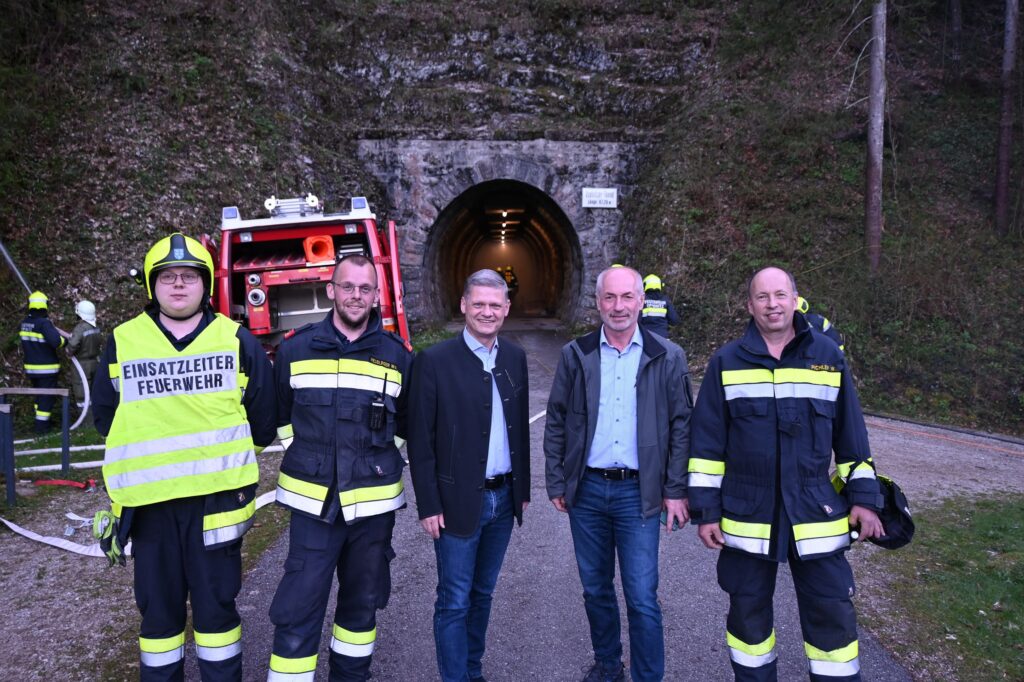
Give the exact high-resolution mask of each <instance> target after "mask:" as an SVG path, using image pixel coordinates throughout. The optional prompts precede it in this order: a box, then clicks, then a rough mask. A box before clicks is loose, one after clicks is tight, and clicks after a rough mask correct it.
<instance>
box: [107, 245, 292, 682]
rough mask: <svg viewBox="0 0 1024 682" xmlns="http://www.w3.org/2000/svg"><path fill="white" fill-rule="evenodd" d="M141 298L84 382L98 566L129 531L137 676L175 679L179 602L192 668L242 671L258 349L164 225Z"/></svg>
mask: <svg viewBox="0 0 1024 682" xmlns="http://www.w3.org/2000/svg"><path fill="white" fill-rule="evenodd" d="M143 272H144V275H145V285H146V293H147V294H148V295H149V299H150V303H149V305H147V306H146V309H145V311H144V312H142V313H141V314H139V315H138V316H136V317H135V318H133V319H131V320H129V321H128V322H125V323H124V324H122V325H119V326H118V327H117V328H115V329H114V332H113V333H112V334H111V335H110V338H109V339H108V340H107V343H106V349H105V351H104V353H103V356H102V360H101V361H100V363H99V365H98V367H97V368H96V376H95V378H94V380H93V385H92V395H93V414H94V417H95V422H96V429H97V430H98V431H99V432H100V433H101V434H102V435H104V436H106V439H107V443H106V445H107V448H106V453H105V455H104V458H103V479H104V482H105V483H106V487H107V494H108V495H110V500H111V507H112V510H111V511H110V512H108V511H105V510H104V511H101V512H99V513H98V514H97V515H96V518H95V520H94V525H93V532H94V534H95V535H96V536H97V538H98V539H99V540H100V546H101V547H102V548H103V549H104V551H105V553H106V555H107V558H108V559H109V560H110V562H111V564H113V563H114V562H120V563H121V564H123V563H124V555H123V553H122V552H121V547H123V546H125V544H126V543H127V541H128V538H129V537H130V538H131V539H132V547H133V549H132V556H133V557H134V559H135V601H136V603H137V604H138V607H139V611H140V612H141V614H142V623H141V625H140V627H139V648H140V651H141V654H140V665H139V677H140V679H142V680H144V681H156V680H182V679H184V675H185V633H186V613H187V612H186V605H187V604H189V603H191V606H192V628H191V629H192V634H193V636H194V638H195V643H196V657H197V658H198V659H199V674H200V676H201V677H202V679H203V680H239V681H240V680H241V679H242V625H241V617H240V616H239V613H238V610H237V609H236V608H235V598H236V597H237V596H238V591H239V589H241V586H242V555H241V547H242V536H243V535H244V534H245V532H246V531H247V530H248V529H249V528H250V527H251V526H252V524H253V518H254V516H255V514H256V484H257V482H258V481H259V465H258V464H257V462H256V451H257V450H260V449H262V447H261V446H266V445H269V444H270V442H271V441H273V440H274V426H275V423H276V418H275V403H274V387H273V371H272V369H271V367H270V361H269V360H267V355H266V353H265V352H264V351H263V348H262V347H261V346H260V344H259V342H258V341H257V340H256V338H255V337H254V336H253V335H252V334H250V333H249V331H248V330H247V329H245V328H243V327H241V326H239V325H238V323H237V322H233V321H231V320H229V319H228V318H226V317H224V316H223V315H219V314H217V313H214V312H213V310H212V309H211V307H210V302H209V301H210V287H211V285H212V283H213V272H214V270H213V259H212V258H210V252H209V251H207V250H206V249H205V248H204V247H203V246H202V245H201V244H200V243H199V242H198V241H196V240H195V239H192V238H191V237H186V236H185V235H183V234H181V233H175V234H172V235H170V236H169V237H165V238H164V239H161V240H160V241H158V242H157V243H156V244H154V245H153V248H151V249H150V250H149V253H147V254H146V259H145V262H144V265H143Z"/></svg>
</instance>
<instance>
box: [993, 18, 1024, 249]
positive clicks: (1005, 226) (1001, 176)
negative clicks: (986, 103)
mask: <svg viewBox="0 0 1024 682" xmlns="http://www.w3.org/2000/svg"><path fill="white" fill-rule="evenodd" d="M1019 12H1020V6H1019V5H1018V1H1017V0H1006V33H1005V34H1004V37H1003V74H1002V86H1003V109H1002V113H1001V114H1000V116H999V143H998V145H997V151H996V216H995V217H996V234H1000V235H1004V234H1006V233H1007V232H1008V230H1009V223H1010V162H1011V160H1012V157H1013V70H1014V69H1013V67H1014V66H1015V65H1016V63H1017V16H1018V14H1019Z"/></svg>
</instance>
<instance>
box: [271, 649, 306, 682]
mask: <svg viewBox="0 0 1024 682" xmlns="http://www.w3.org/2000/svg"><path fill="white" fill-rule="evenodd" d="M314 673H316V654H313V655H312V656H304V657H302V658H285V657H284V656H278V655H277V654H271V655H270V674H269V675H267V682H313V675H314Z"/></svg>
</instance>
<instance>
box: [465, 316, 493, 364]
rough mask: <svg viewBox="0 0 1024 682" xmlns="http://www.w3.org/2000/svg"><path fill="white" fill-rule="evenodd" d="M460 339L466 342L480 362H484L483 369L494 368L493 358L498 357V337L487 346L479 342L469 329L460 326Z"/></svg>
mask: <svg viewBox="0 0 1024 682" xmlns="http://www.w3.org/2000/svg"><path fill="white" fill-rule="evenodd" d="M462 340H463V341H465V342H466V345H467V346H468V347H469V349H470V350H471V351H473V354H474V355H475V356H477V357H478V358H480V362H482V363H484V369H485V370H487V371H488V372H490V371H491V370H492V369H494V362H495V359H496V358H497V357H498V339H497V338H495V339H494V345H493V346H492V347H491V348H488V347H487V346H485V345H484V344H482V343H480V341H478V340H477V338H476V337H475V336H473V335H472V334H470V333H469V329H467V328H465V327H463V328H462Z"/></svg>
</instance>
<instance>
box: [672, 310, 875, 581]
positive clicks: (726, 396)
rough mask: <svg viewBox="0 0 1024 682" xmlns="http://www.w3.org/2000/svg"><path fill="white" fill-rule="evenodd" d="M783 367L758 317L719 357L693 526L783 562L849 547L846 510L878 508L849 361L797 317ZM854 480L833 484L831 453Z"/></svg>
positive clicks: (694, 479) (704, 420)
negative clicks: (840, 487) (840, 488)
mask: <svg viewBox="0 0 1024 682" xmlns="http://www.w3.org/2000/svg"><path fill="white" fill-rule="evenodd" d="M794 327H795V329H796V338H794V339H793V340H792V341H791V342H790V343H789V344H788V345H787V346H786V347H785V349H783V351H782V357H781V359H779V360H776V359H775V358H774V357H772V355H771V354H770V353H769V352H768V350H767V347H766V346H765V343H764V340H763V339H762V338H761V335H760V333H759V332H758V330H757V327H756V326H755V325H754V322H753V321H751V322H750V324H749V325H748V327H747V331H746V334H745V335H744V336H743V337H742V338H740V339H738V340H736V341H733V342H731V343H729V344H727V345H726V346H724V347H723V348H721V349H720V350H719V351H718V352H716V353H715V355H714V356H713V357H712V358H711V361H710V363H709V364H708V368H707V372H706V373H705V375H704V382H703V384H702V385H701V388H700V393H699V396H698V399H697V404H696V407H695V408H694V413H693V423H692V438H691V448H690V460H689V463H688V467H687V470H688V472H689V495H690V498H689V499H690V513H691V515H692V518H693V520H694V522H695V523H697V524H704V523H714V522H719V523H720V524H721V529H722V533H723V535H724V537H725V544H726V547H728V548H731V549H734V550H738V551H741V552H747V553H749V554H752V555H755V556H760V557H763V558H766V559H774V560H776V561H785V560H786V555H787V551H788V549H789V543H790V540H791V538H790V536H791V537H792V541H793V542H794V543H795V549H796V552H797V555H798V556H799V557H800V558H801V559H809V558H816V557H821V556H827V555H830V554H835V553H837V552H841V551H843V550H845V549H846V548H847V547H848V546H849V544H850V536H849V531H850V528H849V523H848V508H849V506H851V505H860V506H863V507H867V508H869V509H873V510H878V509H879V508H880V506H881V496H880V494H879V488H878V482H877V480H876V479H875V469H874V465H873V463H872V461H871V454H870V451H869V449H868V438H867V430H866V428H865V426H864V417H863V414H862V413H861V409H860V403H859V401H858V399H857V393H856V389H855V388H854V386H853V381H852V378H851V375H850V373H849V370H848V368H847V367H846V363H845V358H844V356H843V353H842V352H841V351H840V350H839V348H838V347H837V346H836V345H835V343H833V342H832V341H831V339H828V338H826V337H825V336H822V335H820V334H818V333H817V332H814V331H812V330H811V329H810V327H809V325H808V323H807V321H806V320H805V319H804V317H803V315H801V314H800V313H797V314H796V315H795V316H794ZM833 450H834V451H835V453H836V456H835V459H836V466H837V468H838V471H839V474H840V476H842V477H843V478H844V479H846V481H847V485H846V488H845V489H844V495H845V499H844V498H843V497H840V495H839V494H838V493H837V492H836V491H835V489H834V488H833V487H832V484H831V482H830V480H829V466H830V464H831V461H832V451H833Z"/></svg>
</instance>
